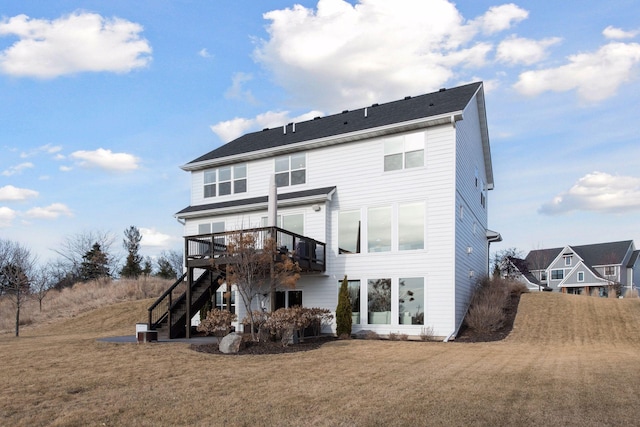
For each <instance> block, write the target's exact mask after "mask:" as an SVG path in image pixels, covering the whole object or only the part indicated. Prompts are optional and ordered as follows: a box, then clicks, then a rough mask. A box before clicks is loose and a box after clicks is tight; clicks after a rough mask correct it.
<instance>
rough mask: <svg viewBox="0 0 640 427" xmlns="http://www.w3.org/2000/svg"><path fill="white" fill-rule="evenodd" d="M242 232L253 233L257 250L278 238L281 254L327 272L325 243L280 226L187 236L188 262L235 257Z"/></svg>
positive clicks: (277, 249)
mask: <svg viewBox="0 0 640 427" xmlns="http://www.w3.org/2000/svg"><path fill="white" fill-rule="evenodd" d="M242 234H245V235H250V236H251V238H250V239H248V240H249V241H250V242H251V245H252V246H253V248H254V249H258V250H260V249H263V248H264V247H265V245H267V244H269V242H271V241H272V239H273V240H275V242H274V244H275V248H276V251H277V253H278V254H280V255H285V256H288V257H290V258H291V259H292V260H293V261H295V262H297V263H298V265H299V266H300V268H301V269H302V270H303V271H325V269H326V244H325V243H323V242H319V241H317V240H315V239H312V238H310V237H305V236H302V235H300V234H296V233H293V232H291V231H287V230H284V229H282V228H279V227H259V228H251V229H245V230H235V231H224V232H220V233H208V234H199V235H196V236H187V237H185V256H186V260H187V264H188V263H189V261H196V260H198V261H200V260H206V259H209V260H215V259H220V258H222V259H232V258H233V256H234V253H232V252H233V251H230V250H229V248H230V246H233V245H234V243H235V244H236V245H237V243H238V242H239V241H240V240H241V236H242Z"/></svg>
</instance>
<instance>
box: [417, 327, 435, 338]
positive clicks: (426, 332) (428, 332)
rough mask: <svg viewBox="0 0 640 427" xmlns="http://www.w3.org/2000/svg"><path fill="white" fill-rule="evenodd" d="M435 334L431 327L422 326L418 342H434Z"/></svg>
mask: <svg viewBox="0 0 640 427" xmlns="http://www.w3.org/2000/svg"><path fill="white" fill-rule="evenodd" d="M435 339H436V337H435V332H434V330H433V326H423V327H422V329H421V330H420V340H421V341H435Z"/></svg>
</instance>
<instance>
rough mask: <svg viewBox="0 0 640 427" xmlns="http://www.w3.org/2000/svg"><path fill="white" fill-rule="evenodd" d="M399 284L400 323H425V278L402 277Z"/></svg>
mask: <svg viewBox="0 0 640 427" xmlns="http://www.w3.org/2000/svg"><path fill="white" fill-rule="evenodd" d="M399 284H400V286H399V293H398V314H399V316H400V318H399V319H398V323H399V324H400V325H424V278H422V277H409V278H404V279H403V278H401V279H400V281H399Z"/></svg>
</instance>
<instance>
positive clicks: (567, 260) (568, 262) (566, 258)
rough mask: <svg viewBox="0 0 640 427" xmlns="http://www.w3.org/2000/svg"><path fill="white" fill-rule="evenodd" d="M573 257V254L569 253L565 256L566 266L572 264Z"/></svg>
mask: <svg viewBox="0 0 640 427" xmlns="http://www.w3.org/2000/svg"><path fill="white" fill-rule="evenodd" d="M571 258H572V257H571V255H567V256H565V257H564V265H565V266H567V267H569V266H571Z"/></svg>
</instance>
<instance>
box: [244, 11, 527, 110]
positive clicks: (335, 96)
mask: <svg viewBox="0 0 640 427" xmlns="http://www.w3.org/2000/svg"><path fill="white" fill-rule="evenodd" d="M527 15H528V12H527V11H525V10H524V9H521V8H519V7H518V6H515V5H513V4H508V5H503V6H498V7H494V8H491V9H489V11H487V12H486V13H485V14H484V15H482V16H480V17H478V18H476V19H474V20H472V21H469V22H467V21H465V19H464V18H463V17H462V15H461V14H460V13H459V11H458V10H457V9H456V6H455V4H454V3H452V2H450V1H447V0H432V1H428V2H426V1H423V0H398V1H394V2H390V1H388V0H360V1H359V2H358V3H357V4H355V5H352V4H350V3H348V2H347V1H344V0H319V1H318V3H317V9H309V8H305V7H303V6H301V5H295V6H294V7H293V8H288V9H283V10H274V11H271V12H268V13H266V14H265V15H264V18H265V19H267V20H269V21H270V22H269V24H268V26H267V31H268V33H269V38H268V40H262V41H261V42H260V43H259V45H258V47H257V48H256V50H255V51H254V57H255V59H256V60H257V61H258V62H260V63H261V64H263V65H264V66H265V67H266V68H267V69H269V71H271V72H272V73H273V75H274V76H275V79H276V81H277V82H278V83H279V84H280V85H281V86H282V87H284V88H285V89H286V90H287V92H288V93H289V94H290V95H291V97H292V100H293V102H296V103H299V104H302V105H309V104H311V105H317V106H318V107H320V108H322V109H325V110H330V111H340V110H342V109H344V108H352V107H355V106H362V105H367V104H370V103H372V102H384V101H388V100H391V99H398V98H400V97H403V96H406V95H414V94H422V93H425V92H428V91H430V90H437V89H439V88H440V87H443V86H446V83H447V82H449V81H451V80H452V79H453V78H455V77H456V70H457V69H461V68H465V67H479V66H483V65H484V64H485V62H486V60H487V54H488V53H489V52H491V50H492V49H493V44H492V43H489V42H484V41H480V40H474V38H475V37H477V36H478V35H479V34H480V33H482V32H484V33H486V34H490V33H495V32H498V31H502V30H505V29H507V28H510V27H511V26H512V25H514V24H515V23H517V22H519V21H521V20H523V19H525V18H526V17H527ZM399 64H402V66H399Z"/></svg>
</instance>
